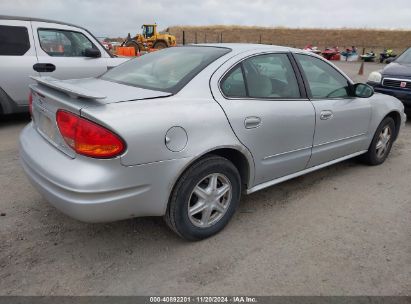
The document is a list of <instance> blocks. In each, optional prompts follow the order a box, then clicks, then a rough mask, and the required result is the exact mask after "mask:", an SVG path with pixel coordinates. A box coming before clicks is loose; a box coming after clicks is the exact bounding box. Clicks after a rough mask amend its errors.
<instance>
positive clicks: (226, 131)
mask: <svg viewBox="0 0 411 304" xmlns="http://www.w3.org/2000/svg"><path fill="white" fill-rule="evenodd" d="M82 115H83V116H85V117H90V118H92V119H93V120H95V121H98V122H100V123H101V124H103V125H106V126H108V127H109V128H110V129H112V130H113V131H114V132H116V133H118V134H119V135H120V136H121V137H122V138H123V139H124V140H125V142H126V144H127V151H126V152H125V153H124V155H123V156H122V157H121V162H122V164H123V165H125V166H132V165H139V164H146V163H153V162H158V161H164V160H172V159H181V158H187V159H188V160H189V159H195V158H197V157H198V156H200V155H202V154H204V153H206V152H208V151H210V150H213V149H216V148H222V147H234V148H236V149H238V150H244V149H245V148H243V147H242V145H241V144H240V143H239V142H238V140H237V138H236V137H235V136H234V134H233V132H232V130H231V127H230V125H229V123H228V121H227V118H226V117H225V115H224V113H223V111H222V110H221V108H220V106H219V105H218V104H217V103H216V102H215V101H214V100H212V99H209V98H197V99H193V98H189V99H187V98H179V97H170V98H164V99H152V100H143V101H131V102H122V103H116V104H109V105H105V106H100V107H95V108H85V109H83V110H82ZM172 127H181V128H183V129H184V130H185V132H186V134H187V143H186V145H185V147H184V148H183V149H182V150H181V151H179V152H173V151H171V150H169V149H168V148H167V146H166V134H167V131H168V130H169V129H170V128H172ZM243 152H245V151H243Z"/></svg>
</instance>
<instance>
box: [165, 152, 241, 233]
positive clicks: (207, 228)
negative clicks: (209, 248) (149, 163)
mask: <svg viewBox="0 0 411 304" xmlns="http://www.w3.org/2000/svg"><path fill="white" fill-rule="evenodd" d="M240 196H241V178H240V174H239V172H238V170H237V168H236V167H235V166H234V165H233V164H232V163H231V162H230V161H229V160H227V159H226V158H223V157H220V156H214V155H211V156H207V157H205V158H203V159H201V160H199V161H198V162H197V163H195V164H194V165H192V166H191V167H190V168H189V169H188V170H187V171H186V172H184V173H183V175H182V176H181V177H180V179H179V180H178V182H177V184H176V186H175V188H174V191H173V192H172V195H171V198H170V202H169V204H168V208H167V212H166V214H165V220H166V223H167V224H168V226H169V227H170V228H171V229H172V230H173V231H175V232H176V233H177V234H178V235H179V236H181V237H182V238H184V239H186V240H190V241H196V240H201V239H205V238H208V237H210V236H212V235H214V234H216V233H218V232H219V231H220V230H222V229H223V228H224V227H225V226H226V225H227V223H228V222H229V220H230V219H231V217H232V216H233V214H234V212H235V210H236V209H237V206H238V203H239V201H240Z"/></svg>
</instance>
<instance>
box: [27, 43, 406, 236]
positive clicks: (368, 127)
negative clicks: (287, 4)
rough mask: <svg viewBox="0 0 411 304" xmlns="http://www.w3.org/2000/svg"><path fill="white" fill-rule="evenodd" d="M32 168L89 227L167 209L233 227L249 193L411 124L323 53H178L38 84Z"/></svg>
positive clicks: (368, 149) (210, 230)
mask: <svg viewBox="0 0 411 304" xmlns="http://www.w3.org/2000/svg"><path fill="white" fill-rule="evenodd" d="M36 80H37V84H36V85H33V86H31V96H30V105H31V113H32V122H31V123H30V124H29V125H28V126H27V127H26V128H25V129H24V131H23V132H22V134H21V137H20V154H21V162H22V165H23V167H24V169H25V172H26V173H27V176H28V177H29V178H30V180H31V181H32V183H33V184H34V185H35V187H36V188H37V189H38V190H39V191H40V192H41V193H42V194H43V195H44V197H45V198H46V199H47V200H48V201H49V202H50V203H51V204H53V205H54V206H56V207H57V208H58V209H60V210H61V211H62V212H64V213H66V214H68V215H69V216H71V217H73V218H76V219H78V220H81V221H86V222H105V221H114V220H121V219H126V218H132V217H139V216H164V217H165V220H166V222H167V223H168V225H169V226H170V227H171V229H173V230H174V231H175V232H176V233H177V234H179V235H180V236H181V237H183V238H185V239H188V240H199V239H203V238H206V237H209V236H211V235H213V234H215V233H217V232H218V231H220V230H221V229H222V228H223V227H224V226H225V225H226V224H227V223H228V221H229V220H230V218H231V217H232V216H233V214H234V212H235V210H236V209H237V207H238V204H239V201H240V196H241V194H242V193H246V194H250V193H253V192H255V191H258V190H261V189H264V188H266V187H269V186H272V185H275V184H278V183H280V182H283V181H285V180H288V179H291V178H294V177H297V176H300V175H303V174H305V173H308V172H312V171H314V170H318V169H321V168H323V167H326V166H329V165H332V164H335V163H337V162H340V161H343V160H346V159H348V158H352V157H357V156H358V157H361V158H362V159H363V160H364V162H366V163H367V164H370V165H379V164H381V163H383V162H384V161H385V159H386V158H387V156H388V154H389V153H390V150H391V147H392V145H393V143H394V141H395V140H396V138H397V136H398V134H399V131H400V128H401V126H402V125H403V124H404V122H405V120H406V116H405V114H404V108H403V105H402V104H401V102H400V101H399V100H397V99H396V98H394V97H391V96H387V95H381V94H374V92H373V89H372V88H371V87H369V86H368V85H366V84H361V83H360V84H354V83H353V82H352V81H351V80H350V79H349V78H348V77H347V76H346V75H345V74H344V73H343V72H341V71H340V70H339V69H338V68H336V67H335V66H333V65H332V64H330V63H329V62H328V61H326V60H324V59H323V58H321V57H318V56H316V55H314V54H312V53H306V52H304V51H301V50H297V49H291V48H287V47H278V46H264V45H251V44H216V45H196V46H187V47H175V48H170V49H165V50H162V51H158V52H155V53H152V54H149V55H145V56H142V57H140V58H137V59H134V60H131V61H129V62H126V63H124V64H122V65H120V66H119V67H116V68H114V69H112V70H110V71H108V72H107V73H106V74H104V75H103V76H101V77H99V78H88V79H78V80H66V81H60V80H56V79H54V78H46V77H43V78H36Z"/></svg>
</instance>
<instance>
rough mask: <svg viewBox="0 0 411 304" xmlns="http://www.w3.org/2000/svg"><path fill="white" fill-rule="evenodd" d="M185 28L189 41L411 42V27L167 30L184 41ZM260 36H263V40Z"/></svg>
mask: <svg viewBox="0 0 411 304" xmlns="http://www.w3.org/2000/svg"><path fill="white" fill-rule="evenodd" d="M183 30H184V31H185V37H186V43H195V42H196V36H197V42H198V43H203V42H220V39H221V35H222V38H223V42H246V43H259V42H260V41H261V43H265V44H276V45H288V46H293V47H298V48H303V47H304V46H306V45H307V44H309V43H312V44H313V45H317V46H318V47H320V48H324V47H327V46H338V47H340V48H346V47H351V46H352V45H355V46H357V47H358V48H363V47H365V48H366V51H370V50H374V51H376V52H377V51H380V50H382V49H384V48H393V49H394V50H395V51H396V52H400V51H402V50H403V49H405V48H406V47H409V46H411V31H410V30H379V29H348V28H342V29H290V28H282V27H276V28H266V27H258V26H236V25H230V26H224V25H213V26H173V27H170V28H168V29H167V31H168V32H170V33H171V34H173V35H175V36H176V37H177V42H178V43H182V41H183V35H182V33H183ZM260 39H261V40H260Z"/></svg>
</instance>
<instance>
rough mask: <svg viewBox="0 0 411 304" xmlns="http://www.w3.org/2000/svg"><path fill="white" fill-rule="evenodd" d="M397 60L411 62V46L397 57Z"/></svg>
mask: <svg viewBox="0 0 411 304" xmlns="http://www.w3.org/2000/svg"><path fill="white" fill-rule="evenodd" d="M395 62H398V63H410V64H411V48H409V49H407V50H405V52H404V53H402V54H401V55H400V56H399V57H398V58H397V59H395Z"/></svg>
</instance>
